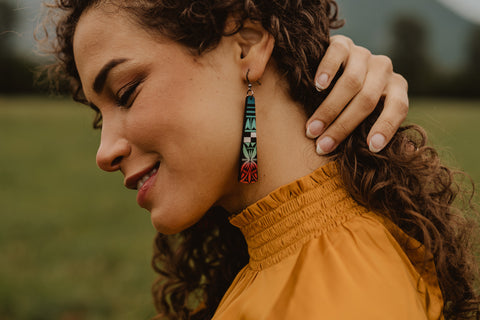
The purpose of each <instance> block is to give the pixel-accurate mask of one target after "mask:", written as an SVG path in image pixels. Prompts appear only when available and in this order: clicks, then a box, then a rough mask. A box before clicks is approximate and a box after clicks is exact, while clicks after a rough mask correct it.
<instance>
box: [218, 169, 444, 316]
mask: <svg viewBox="0 0 480 320" xmlns="http://www.w3.org/2000/svg"><path fill="white" fill-rule="evenodd" d="M230 222H231V223H232V224H233V225H235V226H237V227H239V228H240V229H241V231H242V233H243V235H244V236H245V239H246V241H247V244H248V250H249V254H250V262H249V263H248V265H247V266H245V267H244V268H243V269H242V270H241V271H240V272H239V274H238V275H237V276H236V278H235V280H234V281H233V283H232V285H231V286H230V288H229V289H228V291H227V293H226V294H225V296H224V297H223V299H222V301H221V303H220V305H219V307H218V309H217V312H216V313H215V316H214V317H213V319H214V320H236V319H238V320H240V319H241V320H282V319H301V320H309V319H356V320H358V319H369V320H372V319H382V320H385V319H389V320H395V319H402V320H407V319H408V320H416V319H443V316H442V314H441V313H442V308H443V300H442V295H441V292H440V289H439V287H438V283H437V277H436V275H435V269H434V266H429V267H428V273H427V274H426V275H424V276H423V277H421V276H420V274H419V271H420V268H421V267H422V266H419V265H417V264H416V263H415V261H419V260H420V257H423V252H421V250H419V251H416V253H415V254H416V256H410V257H409V256H407V254H406V253H405V252H404V251H403V250H402V248H401V247H400V245H399V242H400V243H402V242H401V241H405V240H410V241H413V242H414V243H415V240H413V239H409V238H408V236H406V235H405V234H404V233H403V232H402V231H401V230H399V229H398V228H397V227H396V226H395V225H393V223H390V222H388V221H387V220H385V219H382V218H381V217H380V216H378V215H376V214H375V213H373V212H369V211H368V210H367V209H365V208H364V207H362V206H360V205H359V204H357V203H356V202H355V201H354V200H353V199H352V198H351V197H350V196H349V194H348V193H347V192H346V190H345V189H344V187H343V186H342V182H341V180H340V178H339V176H338V172H337V170H336V165H335V163H333V162H332V163H329V164H327V165H326V166H324V167H322V168H320V169H318V170H317V171H315V172H313V173H312V174H310V175H309V176H306V177H303V178H301V179H299V180H297V181H295V182H293V183H291V184H289V185H286V186H283V187H281V188H279V189H277V190H276V191H274V192H272V193H271V194H270V195H268V196H267V197H265V198H263V199H261V200H260V201H258V202H257V203H255V204H253V205H251V206H249V207H248V208H246V209H245V210H244V211H243V212H241V213H240V214H238V215H236V216H234V217H233V218H231V220H230ZM417 269H418V270H419V271H417Z"/></svg>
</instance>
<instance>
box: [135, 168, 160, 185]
mask: <svg viewBox="0 0 480 320" xmlns="http://www.w3.org/2000/svg"><path fill="white" fill-rule="evenodd" d="M157 170H158V167H157V166H156V167H154V168H153V169H152V171H150V172H149V173H147V174H146V175H144V176H143V177H142V178H141V179H140V180H138V182H137V190H140V189H141V188H142V186H143V185H144V184H145V182H147V180H148V179H150V178H151V177H152V176H154V175H155V173H157Z"/></svg>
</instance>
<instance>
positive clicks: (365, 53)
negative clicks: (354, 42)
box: [355, 46, 372, 57]
mask: <svg viewBox="0 0 480 320" xmlns="http://www.w3.org/2000/svg"><path fill="white" fill-rule="evenodd" d="M355 50H357V51H358V53H359V54H361V55H363V56H366V57H369V56H371V55H372V52H371V51H370V50H368V49H367V48H364V47H359V46H355Z"/></svg>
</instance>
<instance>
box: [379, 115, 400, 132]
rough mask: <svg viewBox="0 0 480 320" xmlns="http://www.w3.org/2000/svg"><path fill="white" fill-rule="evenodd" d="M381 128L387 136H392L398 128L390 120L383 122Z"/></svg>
mask: <svg viewBox="0 0 480 320" xmlns="http://www.w3.org/2000/svg"><path fill="white" fill-rule="evenodd" d="M381 127H382V129H383V130H384V132H385V133H387V135H388V136H392V135H393V134H394V133H395V131H397V129H398V126H397V125H396V124H395V123H394V122H393V121H392V120H390V119H385V120H383V122H382V124H381Z"/></svg>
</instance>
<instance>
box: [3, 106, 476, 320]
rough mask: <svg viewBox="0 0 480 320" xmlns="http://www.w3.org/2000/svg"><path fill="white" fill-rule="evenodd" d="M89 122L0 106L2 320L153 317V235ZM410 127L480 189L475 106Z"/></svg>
mask: <svg viewBox="0 0 480 320" xmlns="http://www.w3.org/2000/svg"><path fill="white" fill-rule="evenodd" d="M92 116H93V114H92V112H90V111H89V110H87V109H86V108H85V107H82V106H79V105H75V104H73V103H71V102H69V101H67V100H61V99H47V98H6V97H0V254H1V256H0V319H2V320H6V319H16V320H22V319H29V320H30V319H38V320H41V319H49V320H51V319H75V320H77V319H78V320H80V319H149V318H150V317H151V316H152V315H153V314H154V312H153V307H152V300H151V297H150V285H151V282H152V280H153V278H154V275H153V272H152V271H151V269H150V256H151V249H152V239H153V237H154V234H155V232H154V230H153V228H152V227H151V224H150V218H149V216H148V213H146V212H145V211H143V210H141V209H139V208H137V205H136V203H135V200H134V199H135V193H134V192H133V191H128V190H126V189H125V188H124V187H123V186H122V177H121V175H120V174H107V173H103V172H101V171H100V169H98V168H97V167H96V165H95V152H96V147H97V144H98V140H99V132H97V131H93V130H91V129H90V127H91V126H90V125H91V120H92ZM409 119H411V120H415V122H420V123H421V124H422V125H424V126H425V127H426V128H427V129H428V130H429V131H431V133H432V134H431V137H432V141H433V143H434V144H436V145H437V146H440V149H441V150H442V154H444V155H446V156H447V160H448V162H449V163H451V164H453V165H455V166H456V167H459V168H463V169H464V170H465V171H467V172H468V173H469V174H470V175H471V176H472V177H473V179H474V180H475V181H477V183H479V182H480V166H478V162H479V160H480V148H479V143H478V141H477V140H478V138H480V127H479V126H478V121H479V120H480V101H477V102H460V101H446V102H445V101H433V100H417V101H413V102H411V111H410V117H409ZM453 157H455V159H456V160H454V159H453Z"/></svg>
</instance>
